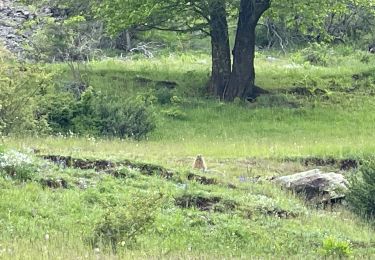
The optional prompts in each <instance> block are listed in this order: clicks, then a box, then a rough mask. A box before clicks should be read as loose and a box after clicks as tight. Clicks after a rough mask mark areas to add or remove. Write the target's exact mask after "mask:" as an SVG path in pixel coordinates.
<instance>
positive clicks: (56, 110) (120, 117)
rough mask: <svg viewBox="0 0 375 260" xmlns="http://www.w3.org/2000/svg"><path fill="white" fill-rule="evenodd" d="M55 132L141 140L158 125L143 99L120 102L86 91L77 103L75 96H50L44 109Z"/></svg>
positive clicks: (64, 94) (66, 94)
mask: <svg viewBox="0 0 375 260" xmlns="http://www.w3.org/2000/svg"><path fill="white" fill-rule="evenodd" d="M41 111H43V112H41V113H42V114H45V115H46V117H47V118H48V124H49V126H50V127H51V128H52V132H54V133H64V134H65V133H68V132H69V131H72V132H74V133H75V134H79V135H87V134H89V135H94V136H98V135H106V136H113V137H121V138H134V139H137V140H139V139H142V138H144V137H145V136H147V134H148V133H150V132H151V131H152V130H153V129H154V128H155V126H156V124H155V119H154V115H153V111H152V109H151V108H150V107H149V106H147V105H146V103H145V101H142V100H136V101H133V100H130V99H129V100H125V101H124V100H118V99H116V98H113V97H110V96H104V95H101V94H100V93H97V92H95V90H94V89H93V88H92V87H89V88H87V89H86V90H85V91H84V92H83V93H82V94H81V96H80V98H79V99H78V100H77V99H76V98H75V97H74V96H73V95H72V93H68V92H62V93H57V94H52V95H50V96H49V98H48V100H47V102H45V103H44V104H43V106H42V108H41Z"/></svg>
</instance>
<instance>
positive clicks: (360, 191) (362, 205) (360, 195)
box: [347, 160, 375, 218]
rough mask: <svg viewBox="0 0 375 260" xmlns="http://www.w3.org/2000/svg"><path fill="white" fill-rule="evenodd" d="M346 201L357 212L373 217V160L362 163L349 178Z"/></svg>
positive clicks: (374, 214)
mask: <svg viewBox="0 0 375 260" xmlns="http://www.w3.org/2000/svg"><path fill="white" fill-rule="evenodd" d="M349 187H350V189H349V194H348V195H347V199H348V202H349V204H350V206H351V208H352V209H353V210H354V212H356V213H357V214H359V215H361V216H364V217H368V218H374V217H375V160H371V161H367V162H365V163H363V165H362V166H361V167H360V169H359V170H358V172H357V173H356V174H355V175H354V176H353V177H352V178H351V180H350V186H349Z"/></svg>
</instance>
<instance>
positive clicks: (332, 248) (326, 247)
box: [321, 237, 352, 258]
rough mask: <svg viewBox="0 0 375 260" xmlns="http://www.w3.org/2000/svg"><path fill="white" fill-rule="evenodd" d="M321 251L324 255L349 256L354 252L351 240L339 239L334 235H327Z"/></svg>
mask: <svg viewBox="0 0 375 260" xmlns="http://www.w3.org/2000/svg"><path fill="white" fill-rule="evenodd" d="M321 253H322V254H323V255H324V256H332V257H339V258H341V257H347V256H350V255H351V254H352V250H351V246H350V242H349V241H339V240H337V239H335V238H334V237H327V238H326V239H324V241H323V245H322V248H321Z"/></svg>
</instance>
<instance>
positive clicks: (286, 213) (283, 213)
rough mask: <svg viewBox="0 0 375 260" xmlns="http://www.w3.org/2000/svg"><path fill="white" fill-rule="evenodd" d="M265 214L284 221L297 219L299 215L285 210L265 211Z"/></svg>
mask: <svg viewBox="0 0 375 260" xmlns="http://www.w3.org/2000/svg"><path fill="white" fill-rule="evenodd" d="M263 213H264V214H265V215H267V216H271V217H272V216H273V217H277V218H282V219H291V218H296V217H298V214H296V213H294V212H290V211H286V210H283V209H273V210H266V211H263Z"/></svg>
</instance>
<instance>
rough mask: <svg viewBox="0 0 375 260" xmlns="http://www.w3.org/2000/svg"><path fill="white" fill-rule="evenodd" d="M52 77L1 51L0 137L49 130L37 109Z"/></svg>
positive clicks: (38, 68)
mask: <svg viewBox="0 0 375 260" xmlns="http://www.w3.org/2000/svg"><path fill="white" fill-rule="evenodd" d="M51 76H52V74H51V73H49V72H46V71H45V70H44V69H43V67H41V66H40V65H32V64H24V63H19V62H17V61H16V60H15V59H14V58H13V56H11V54H9V53H8V52H6V51H4V50H2V49H1V48H0V135H1V134H3V135H8V134H11V133H12V134H14V133H17V134H19V133H22V134H25V132H27V133H35V132H37V133H40V132H44V131H47V130H48V126H47V123H46V118H44V117H42V116H40V115H39V113H38V106H39V103H40V102H41V100H43V98H44V97H43V94H44V90H45V89H47V88H48V86H49V85H50V84H51V79H52V77H51Z"/></svg>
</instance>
